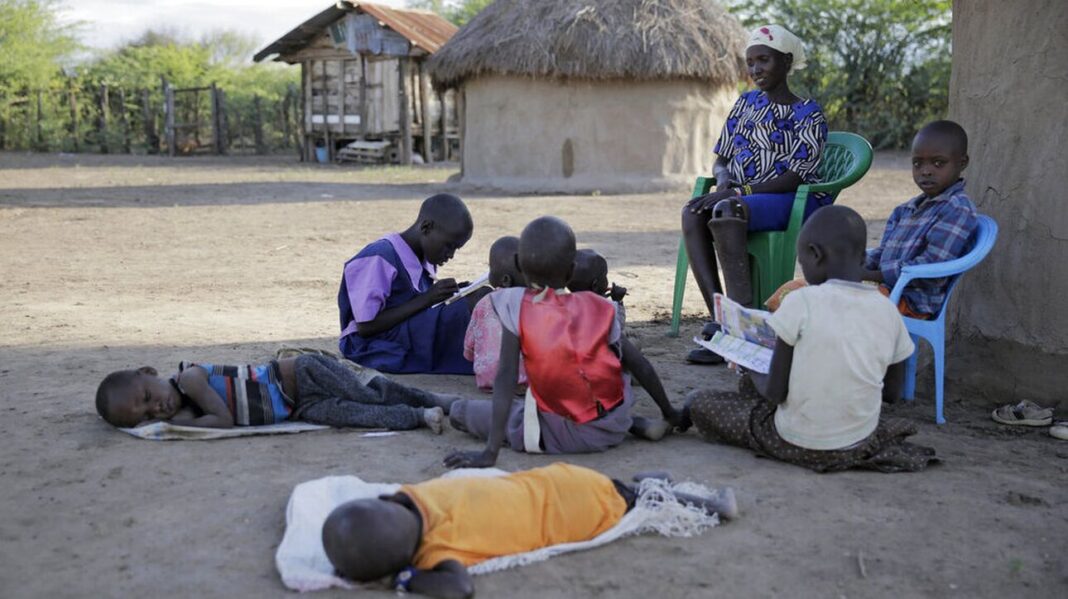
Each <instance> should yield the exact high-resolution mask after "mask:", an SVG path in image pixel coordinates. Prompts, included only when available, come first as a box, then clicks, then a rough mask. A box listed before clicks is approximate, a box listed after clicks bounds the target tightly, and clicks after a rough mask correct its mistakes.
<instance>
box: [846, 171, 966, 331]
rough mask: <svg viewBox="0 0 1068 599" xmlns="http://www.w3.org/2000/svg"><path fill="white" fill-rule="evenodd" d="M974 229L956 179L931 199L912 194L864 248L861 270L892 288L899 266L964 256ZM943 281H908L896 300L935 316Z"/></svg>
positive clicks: (941, 299) (943, 290)
mask: <svg viewBox="0 0 1068 599" xmlns="http://www.w3.org/2000/svg"><path fill="white" fill-rule="evenodd" d="M977 226H978V220H977V218H976V212H975V205H974V204H972V201H971V199H969V198H968V194H966V193H965V192H964V179H960V180H958V181H957V182H956V183H954V184H953V185H950V186H949V187H947V188H946V190H945V191H943V192H942V193H941V194H939V195H938V196H937V197H934V198H928V197H927V196H926V195H918V196H916V197H914V198H912V199H911V200H909V201H907V202H905V203H904V204H902V205H900V206H898V207H897V208H895V209H894V212H893V213H892V214H890V220H888V221H886V231H885V232H884V233H883V241H882V243H881V244H880V245H879V247H877V248H875V249H871V250H868V253H867V259H866V260H865V261H864V263H865V267H866V268H868V269H872V270H874V269H876V268H878V269H879V270H881V271H882V273H883V281H884V283H885V284H886V286H887V287H890V288H893V287H894V285H895V284H896V283H897V280H898V278H899V277H900V276H901V269H902V268H903V267H905V266H911V265H914V264H930V263H933V262H946V261H947V260H954V259H956V258H959V257H961V256H962V255H964V252H965V250H966V249H967V246H968V242H969V240H970V238H971V236H972V233H973V232H974V231H975V229H976V227H977ZM948 283H949V279H947V278H941V279H914V280H913V281H912V282H911V283H909V285H908V287H906V288H905V292H904V293H903V294H902V297H904V298H905V301H906V302H907V303H908V306H909V307H910V308H912V309H913V310H914V311H916V312H919V313H922V314H932V315H933V314H937V313H938V312H939V310H941V309H942V304H943V303H944V302H945V300H946V287H947V285H948Z"/></svg>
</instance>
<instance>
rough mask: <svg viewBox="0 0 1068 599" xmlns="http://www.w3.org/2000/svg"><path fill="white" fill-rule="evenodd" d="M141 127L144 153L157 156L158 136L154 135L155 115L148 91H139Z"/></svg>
mask: <svg viewBox="0 0 1068 599" xmlns="http://www.w3.org/2000/svg"><path fill="white" fill-rule="evenodd" d="M141 125H142V127H144V130H145V152H146V153H148V154H159V135H157V134H156V113H154V112H152V106H151V104H150V100H149V95H148V90H147V89H142V90H141Z"/></svg>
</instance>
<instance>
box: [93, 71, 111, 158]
mask: <svg viewBox="0 0 1068 599" xmlns="http://www.w3.org/2000/svg"><path fill="white" fill-rule="evenodd" d="M97 101H98V102H99V105H98V107H99V109H100V120H98V121H97V127H96V130H97V137H98V138H99V140H98V141H99V142H100V153H101V154H107V153H108V104H109V102H108V86H107V84H106V83H101V84H100V94H99V96H98V98H97Z"/></svg>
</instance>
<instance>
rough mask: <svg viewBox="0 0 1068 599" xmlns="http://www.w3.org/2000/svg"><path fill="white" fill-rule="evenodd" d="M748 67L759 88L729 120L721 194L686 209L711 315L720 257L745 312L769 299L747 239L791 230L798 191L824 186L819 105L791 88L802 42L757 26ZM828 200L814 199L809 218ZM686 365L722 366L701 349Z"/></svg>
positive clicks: (710, 330) (720, 153)
mask: <svg viewBox="0 0 1068 599" xmlns="http://www.w3.org/2000/svg"><path fill="white" fill-rule="evenodd" d="M745 61H746V64H747V65H748V68H749V76H750V78H752V80H753V82H754V83H756V86H757V88H758V89H756V90H753V91H749V92H746V93H744V94H742V96H741V97H740V98H738V101H737V102H735V103H734V107H733V108H732V109H731V111H730V114H728V115H727V122H726V123H724V125H723V131H722V133H720V136H719V141H718V142H716V148H715V150H714V151H715V153H716V155H717V157H716V163H715V166H714V167H713V168H714V173H715V176H716V191H714V192H713V193H710V194H707V195H703V196H699V197H696V198H693V199H692V200H690V201H689V202H688V203H687V204H686V206H685V208H684V209H683V211H682V234H683V237H684V238H685V239H686V251H687V253H689V255H690V267H691V268H692V269H693V274H694V278H696V279H697V285H698V287H700V288H701V295H702V296H703V297H704V300H705V305H706V306H707V307H708V311H709V313H712V312H713V309H712V295H713V294H714V293H721V292H722V288H721V286H720V283H719V274H718V273H717V270H716V256H717V254H718V256H719V263H720V266H721V267H722V268H723V279H724V284H725V286H726V288H727V289H726V292H727V297H729V298H731V299H732V300H734V301H736V302H738V303H740V304H742V305H745V306H752V305H753V304H754V303H758V302H759V301H760V300H762V299H764V298H754V297H753V292H752V286H751V284H750V280H749V256H748V253H747V251H746V239H747V237H748V233H749V232H750V231H783V230H785V229H786V227H787V224H788V223H789V220H790V211H791V208H792V207H793V202H794V194H795V193H796V192H797V188H798V186H800V185H802V184H805V183H818V182H819V165H820V154H821V153H822V152H823V144H824V142H825V141H826V140H827V123H826V121H825V120H824V118H823V110H822V109H821V108H820V105H819V104H817V103H816V102H815V101H814V100H805V99H801V98H799V97H797V96H795V95H794V94H793V92H791V91H790V87H789V85H787V82H786V76H787V74H788V73H789V72H790V71H791V70H792V69H801V68H804V66H805V50H804V47H803V46H802V44H801V40H799V39H798V38H797V36H795V35H794V34H792V33H790V32H789V31H787V30H786V29H784V28H783V27H780V26H778V25H766V26H764V27H758V28H757V29H754V30H753V31H752V32H751V33H750V35H749V43H748V45H747V47H746V50H745ZM825 198H826V196H825V194H812V195H811V196H809V198H808V204H807V205H806V206H805V218H806V219H807V218H808V216H809V215H810V214H811V213H812V212H813V211H815V210H816V208H819V207H820V206H821V205H823V202H825ZM713 247H714V249H713ZM717 328H718V325H717V324H716V323H710V324H709V325H707V326H705V328H704V330H703V331H702V334H703V335H705V337H706V338H711V336H712V335H713V334H714V333H715V331H716V329H717ZM687 360H688V361H690V362H693V363H696V364H718V363H721V362H722V361H723V359H722V358H720V357H719V356H718V355H716V354H714V353H712V352H711V351H709V350H707V349H703V348H698V349H695V350H693V351H692V352H690V355H689V356H687Z"/></svg>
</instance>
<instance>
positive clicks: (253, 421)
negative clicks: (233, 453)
mask: <svg viewBox="0 0 1068 599" xmlns="http://www.w3.org/2000/svg"><path fill="white" fill-rule="evenodd" d="M193 366H199V367H200V368H203V369H204V370H206V371H208V386H210V387H211V388H212V389H213V390H214V391H215V392H216V393H218V394H219V397H221V398H222V400H223V401H224V402H225V403H226V407H227V408H228V409H229V410H230V413H231V414H233V416H234V424H235V425H237V426H259V425H263V424H277V423H279V422H284V421H285V420H286V419H287V418H289V415H290V414H291V413H292V411H293V401H292V400H291V399H290V398H289V397H287V396H286V394H285V393H284V392H283V391H282V376H281V373H280V372H279V370H278V362H275V361H273V360H272V361H271V362H268V363H266V364H253V365H249V364H245V365H241V366H223V365H220V364H201V363H192V362H182V363H181V364H180V365H179V366H178V372H182V371H184V370H185V369H187V368H191V367H193ZM172 380H174V381H175V386H177V380H178V375H175V376H174V377H173V379H172ZM178 391H180V392H181V393H182V394H183V395H185V391H183V390H182V388H181V387H178Z"/></svg>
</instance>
